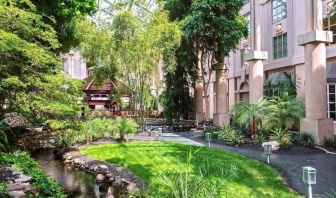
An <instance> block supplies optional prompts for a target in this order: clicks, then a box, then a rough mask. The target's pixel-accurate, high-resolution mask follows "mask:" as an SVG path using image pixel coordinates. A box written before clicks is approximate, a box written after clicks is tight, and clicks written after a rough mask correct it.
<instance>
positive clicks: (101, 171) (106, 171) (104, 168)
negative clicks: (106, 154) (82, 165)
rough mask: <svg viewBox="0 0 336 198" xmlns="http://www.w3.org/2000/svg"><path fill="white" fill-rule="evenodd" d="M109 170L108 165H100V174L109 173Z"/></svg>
mask: <svg viewBox="0 0 336 198" xmlns="http://www.w3.org/2000/svg"><path fill="white" fill-rule="evenodd" d="M108 172H109V168H108V166H106V165H103V164H102V165H99V166H98V173H99V174H107V173H108Z"/></svg>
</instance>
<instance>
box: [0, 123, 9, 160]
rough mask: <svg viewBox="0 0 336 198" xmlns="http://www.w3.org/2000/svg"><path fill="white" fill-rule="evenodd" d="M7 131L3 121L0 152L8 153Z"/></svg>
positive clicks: (0, 131) (0, 125)
mask: <svg viewBox="0 0 336 198" xmlns="http://www.w3.org/2000/svg"><path fill="white" fill-rule="evenodd" d="M5 131H6V126H5V123H4V121H3V120H0V152H4V151H6V150H7V147H8V139H7V135H6V132H5ZM0 159H1V156H0Z"/></svg>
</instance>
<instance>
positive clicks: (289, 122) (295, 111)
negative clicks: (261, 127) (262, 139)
mask: <svg viewBox="0 0 336 198" xmlns="http://www.w3.org/2000/svg"><path fill="white" fill-rule="evenodd" d="M267 109H268V114H267V121H266V122H265V125H266V126H265V127H269V128H271V129H274V128H282V129H299V125H300V118H302V117H304V115H305V109H304V103H303V101H302V100H300V99H298V98H296V97H288V96H286V97H285V96H284V97H272V98H270V99H269V100H268V101H267Z"/></svg>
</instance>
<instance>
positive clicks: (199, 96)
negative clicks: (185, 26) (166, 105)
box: [194, 51, 205, 122]
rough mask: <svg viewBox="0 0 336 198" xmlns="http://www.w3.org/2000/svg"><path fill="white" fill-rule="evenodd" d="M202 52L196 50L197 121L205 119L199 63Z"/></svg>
mask: <svg viewBox="0 0 336 198" xmlns="http://www.w3.org/2000/svg"><path fill="white" fill-rule="evenodd" d="M201 56H202V52H201V51H199V52H198V63H197V80H196V85H195V96H194V99H195V114H196V115H195V119H196V120H197V121H198V122H203V121H205V112H204V108H203V101H204V99H203V79H202V69H201V67H202V63H201Z"/></svg>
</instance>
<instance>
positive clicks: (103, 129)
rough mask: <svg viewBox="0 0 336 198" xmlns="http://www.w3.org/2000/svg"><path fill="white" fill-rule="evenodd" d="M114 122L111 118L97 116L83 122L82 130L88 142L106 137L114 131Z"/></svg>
mask: <svg viewBox="0 0 336 198" xmlns="http://www.w3.org/2000/svg"><path fill="white" fill-rule="evenodd" d="M113 127H114V123H113V121H112V119H109V118H95V119H93V120H88V121H85V122H82V126H81V132H82V134H83V135H84V136H85V139H86V141H87V142H88V143H90V142H92V141H93V140H96V139H100V138H106V137H108V135H109V134H111V133H112V132H113V129H114V128H113Z"/></svg>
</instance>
